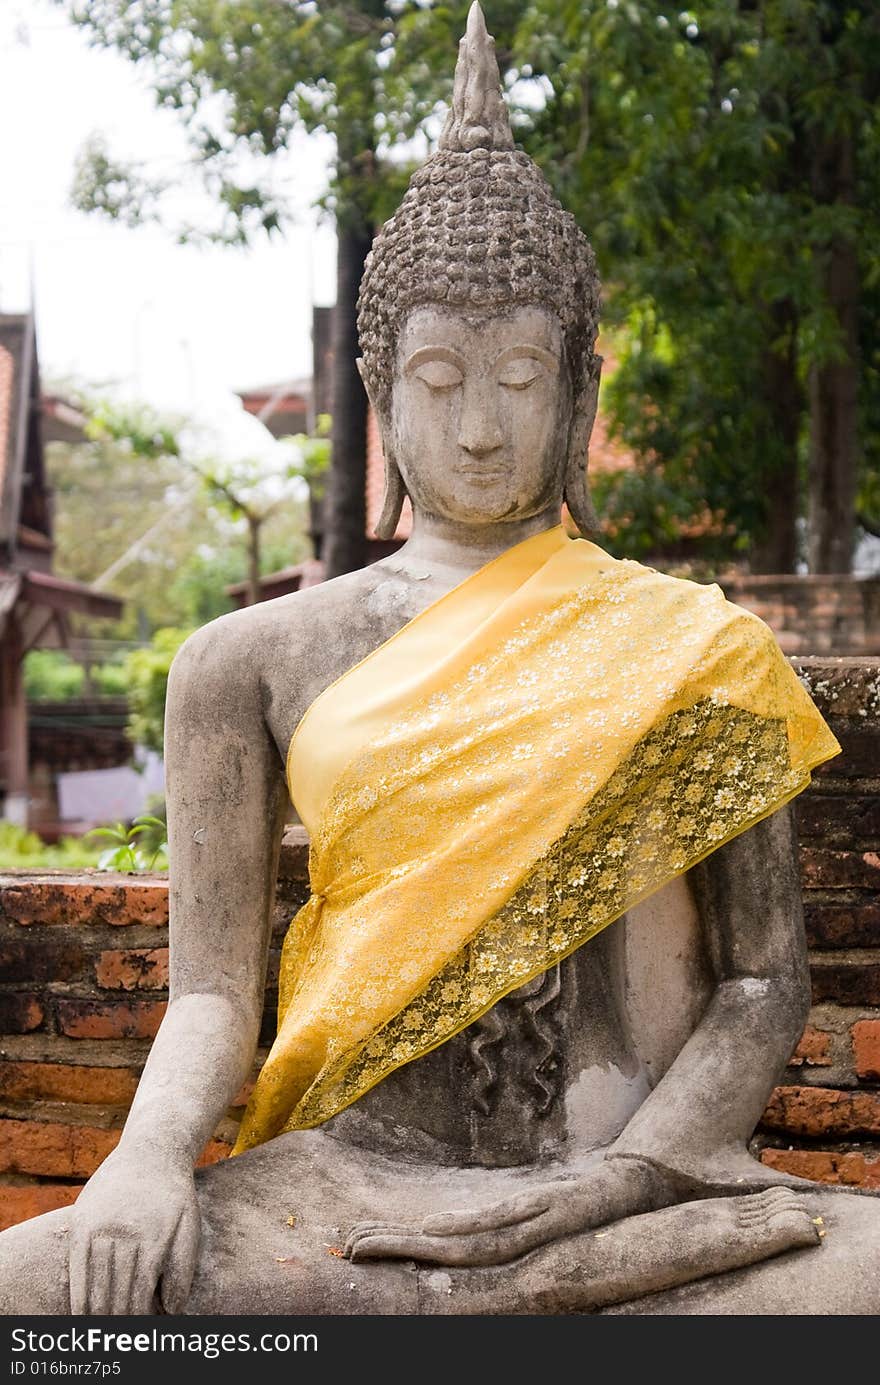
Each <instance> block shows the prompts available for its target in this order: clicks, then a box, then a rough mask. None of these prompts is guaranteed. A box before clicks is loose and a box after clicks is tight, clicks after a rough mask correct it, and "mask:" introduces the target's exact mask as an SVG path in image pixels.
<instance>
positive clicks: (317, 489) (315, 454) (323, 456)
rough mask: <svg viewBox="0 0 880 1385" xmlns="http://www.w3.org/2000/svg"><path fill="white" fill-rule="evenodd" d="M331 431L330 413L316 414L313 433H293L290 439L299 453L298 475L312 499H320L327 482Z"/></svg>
mask: <svg viewBox="0 0 880 1385" xmlns="http://www.w3.org/2000/svg"><path fill="white" fill-rule="evenodd" d="M331 431H332V420H331V418H330V415H329V414H318V417H317V419H316V421H315V431H314V432H313V433H311V434H309V433H294V435H293V437H291V439H290V441H291V442H292V443H293V444H294V446H295V447H296V449H297V452H298V453H299V458H300V463H299V475H300V476H302V478H303V480H304V481H306V482H307V483H308V487H309V493H310V495H311V496H312V498H313V499H314V500H320V499H321V497H322V496H323V494H324V491H325V487H326V483H327V473H328V471H329V469H330V454H331V451H332V443H331V441H330V434H331Z"/></svg>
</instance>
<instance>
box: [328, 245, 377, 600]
mask: <svg viewBox="0 0 880 1385" xmlns="http://www.w3.org/2000/svg"><path fill="white" fill-rule="evenodd" d="M337 234H338V250H337V259H336V307H335V309H334V313H333V391H332V393H333V409H332V418H333V449H332V453H331V459H330V474H329V477H328V481H327V491H326V495H325V499H324V526H325V539H324V553H323V556H324V575H325V577H338V576H340V574H341V573H343V572H352V571H353V570H354V569H355V568H359V567H363V566H364V564H365V562H366V559H367V507H366V477H367V396H366V394H365V392H364V387H363V385H362V383H361V377H360V376H359V374H358V371H357V365H356V361H357V357H358V335H357V296H358V289H359V288H360V282H361V276H362V275H363V272H364V261H365V260H366V258H367V255H368V253H369V250H370V245H371V244H372V236H371V234H370V232H369V230H367V229H365V228H364V227H363V225H359V224H354V225H349V224H342V225H340V226H339V227H338V232H337Z"/></svg>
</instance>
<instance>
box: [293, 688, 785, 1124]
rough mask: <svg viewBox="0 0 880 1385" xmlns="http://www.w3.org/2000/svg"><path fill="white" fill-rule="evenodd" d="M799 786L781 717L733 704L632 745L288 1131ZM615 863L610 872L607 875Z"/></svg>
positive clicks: (370, 1080) (469, 1013)
mask: <svg viewBox="0 0 880 1385" xmlns="http://www.w3.org/2000/svg"><path fill="white" fill-rule="evenodd" d="M705 740H710V741H711V742H712V743H713V745H714V746H715V748H716V751H717V752H718V753H715V754H706V753H703V752H702V751H700V752H698V753H697V754H696V755H695V754H694V753H693V751H694V746H695V744H697V745H699V744H701V743H702V742H704V741H705ZM734 745H736V746H739V747H742V749H741V750H740V753H739V754H738V755H736V756H733V755H725V757H724V760H723V762H722V764H721V766H720V768H717V767H716V761H717V759H718V757H719V754H720V753H722V752H724V751H727V750H728V748H729V747H732V746H734ZM758 770H761V771H766V774H763V773H762V774H758V773H757V771H758ZM808 779H809V774H808V773H806V772H801V773H798V774H794V775H792V774H791V772H790V768H789V755H788V737H787V734H786V728H785V723H784V721H781V720H779V721H773V722H770V723H764V722H762V721H761V720H760V719H759V718H757V717H755V716H754V715H753V714H752V713H750V712H746V711H742V710H740V709H739V708H736V707H726V708H724V709H723V710H721V711H720V712H719V709H718V708H717V706H715V704H713V703H712V702H705V703H703V704H701V705H699V706H697V707H696V708H692V709H691V710H690V711H689V712H687V713H681V712H679V713H677V714H675V715H673V716H671V717H669V718H668V719H667V720H666V722H665V723H664V724H663V725H662V726H661V727H660V728H659V729H657V730H655V731H654V732H652V733H651V734H650V735H649V736H648V737H646V738H645V740H643V741H642V742H641V744H640V745H638V746H637V747H636V748H635V750H634V751H633V753H632V755H631V756H630V757H629V759H628V760H627V762H626V764H625V765H624V766H623V767H622V768H621V769H620V770H619V771H618V772H617V773H616V774H615V775H614V777H613V779H612V781H611V783H609V785H608V786H607V788H606V789H605V790H604V791H600V793H599V794H597V795H596V797H595V798H594V799H593V801H592V802H591V804H590V805H589V807H588V809H587V810H586V811H585V812H584V813H583V814H582V815H581V816H580V817H579V818H578V819H576V821H574V822H573V823H572V824H571V827H570V828H569V830H568V831H567V832H566V833H565V835H564V837H563V838H562V839H561V840H560V841H559V842H557V843H556V845H555V846H554V847H553V848H552V850H551V851H550V852H548V854H547V855H546V856H545V857H544V858H543V859H542V860H540V861H539V862H537V864H536V865H535V868H534V870H533V871H532V872H531V873H530V874H529V876H528V878H527V879H526V880H525V881H524V882H523V884H522V885H521V886H520V888H519V889H518V890H517V891H516V893H515V894H514V895H513V897H512V898H511V899H510V901H509V902H508V903H507V904H506V905H505V906H504V908H503V909H501V910H500V911H499V913H497V914H496V915H495V917H494V918H493V919H491V920H490V921H489V922H488V923H486V924H485V925H484V926H483V928H482V929H481V931H480V933H479V935H478V936H477V937H476V938H474V939H473V940H472V941H471V942H470V943H468V944H467V946H466V947H465V948H464V949H463V950H462V951H461V952H460V953H459V954H458V955H457V956H455V957H453V958H452V960H451V961H450V962H449V963H448V964H447V966H445V967H444V968H443V970H442V971H441V972H439V973H438V975H437V976H435V977H434V978H433V979H432V980H431V982H430V984H429V985H428V987H427V988H426V989H425V990H424V991H423V992H422V993H421V994H420V995H419V996H417V997H416V999H415V1000H414V1001H413V1003H412V1005H411V1006H407V1007H406V1008H405V1009H403V1010H402V1011H401V1012H400V1013H399V1014H397V1015H395V1016H394V1018H393V1019H392V1020H390V1021H389V1023H388V1024H386V1025H384V1026H383V1027H382V1028H381V1029H380V1030H379V1031H378V1032H377V1033H375V1034H373V1035H372V1036H371V1037H370V1038H369V1040H368V1041H367V1042H366V1043H365V1044H364V1045H363V1047H362V1048H361V1050H360V1051H359V1052H358V1053H356V1054H354V1055H353V1056H352V1055H351V1054H349V1055H347V1056H346V1057H345V1058H344V1059H343V1060H341V1061H340V1062H339V1063H338V1065H337V1067H336V1069H335V1070H330V1071H328V1072H326V1073H325V1074H324V1075H323V1077H322V1080H321V1082H320V1084H319V1085H316V1086H315V1087H314V1088H313V1089H312V1091H310V1092H309V1093H307V1094H306V1096H305V1098H304V1099H303V1101H302V1103H301V1104H300V1107H299V1109H298V1111H297V1115H296V1120H295V1122H291V1123H290V1124H289V1125H288V1126H287V1127H286V1128H288V1129H302V1128H305V1127H307V1126H312V1125H319V1124H321V1123H322V1122H324V1121H326V1120H328V1119H329V1118H330V1117H331V1116H332V1115H334V1114H335V1113H336V1112H337V1111H339V1110H341V1109H342V1108H343V1107H344V1106H347V1105H349V1104H350V1103H351V1102H352V1101H354V1100H355V1099H356V1098H357V1097H358V1096H360V1095H362V1094H363V1093H364V1092H365V1091H367V1090H368V1089H369V1088H370V1087H372V1086H374V1085H375V1084H376V1083H377V1082H379V1081H381V1079H382V1078H383V1077H386V1076H387V1075H388V1073H389V1072H391V1071H393V1069H394V1068H396V1067H399V1066H401V1065H402V1064H403V1063H408V1062H411V1061H412V1060H413V1059H414V1058H418V1057H420V1056H421V1055H422V1054H424V1053H426V1052H428V1050H429V1049H431V1048H434V1047H436V1046H437V1045H438V1044H440V1043H443V1042H445V1041H446V1040H447V1039H449V1038H451V1037H452V1035H453V1034H455V1033H457V1032H458V1031H459V1030H461V1029H463V1028H464V1027H465V1026H466V1025H468V1024H470V1023H472V1022H473V1020H475V1019H477V1018H478V1017H479V1015H480V1014H481V1013H483V1012H484V1011H485V1010H486V1009H487V1008H488V1007H489V1006H491V1005H494V1004H495V1003H496V1001H498V1000H500V999H501V997H502V996H504V995H506V994H507V993H508V992H509V991H510V990H512V989H514V988H515V987H517V986H520V985H522V984H523V983H524V982H525V981H527V980H528V979H529V978H530V977H532V976H535V975H537V974H538V973H539V972H542V971H546V970H547V968H548V967H550V966H552V965H553V964H554V963H556V962H558V961H559V960H560V959H561V958H562V957H565V956H567V955H568V954H569V953H570V952H573V951H574V950H575V948H577V947H580V946H581V944H582V943H584V942H586V941H587V940H588V939H589V938H591V937H594V936H595V935H596V933H598V932H600V931H601V930H602V929H603V928H605V927H606V926H607V925H608V924H610V923H612V922H613V921H614V920H615V919H617V918H619V917H620V916H621V914H623V913H625V912H626V910H627V909H630V908H632V907H633V906H634V905H635V904H636V903H637V902H638V901H639V900H640V899H642V898H644V897H645V896H646V895H648V894H650V893H652V892H653V891H654V890H656V889H657V888H659V886H660V885H662V884H664V883H665V882H666V881H668V880H670V879H672V878H673V877H674V876H675V875H678V874H681V873H682V872H683V871H686V870H688V869H690V867H691V866H693V865H695V864H696V862H697V861H698V860H699V859H700V858H701V856H703V855H705V854H706V843H709V844H710V849H713V850H714V849H716V848H717V847H718V845H720V844H721V842H722V840H727V839H729V838H730V837H733V836H735V835H736V834H737V833H739V832H741V831H742V830H743V829H744V828H745V827H747V826H748V825H749V824H750V823H752V822H757V821H759V820H760V818H762V817H763V816H765V815H766V814H767V813H768V812H771V811H773V810H774V809H775V808H776V807H778V806H779V803H780V794H779V790H778V788H777V786H778V785H780V784H784V785H785V793H786V794H788V795H791V794H793V793H796V792H797V791H798V789H799V788H800V787H803V784H804V783H805V782H806V781H807V780H808ZM757 781H760V782H764V783H769V784H772V785H773V788H772V790H765V791H764V792H756V788H755V786H756V782H757ZM719 785H720V787H719ZM695 790H696V791H698V792H696V793H695V792H693V791H695ZM693 801H698V802H702V803H705V804H707V805H708V806H707V807H706V810H705V813H704V814H703V816H702V817H695V816H694V814H693V811H692V809H691V807H690V804H691V803H692V802H693ZM660 805H662V806H660ZM658 834H659V837H660V840H658ZM695 837H696V838H697V842H696V843H694V841H693V839H694V838H695ZM612 858H613V859H614V861H615V867H614V869H609V866H608V862H609V861H610V860H611V859H612ZM536 915H537V916H540V926H539V927H537V926H536V922H535V921H536Z"/></svg>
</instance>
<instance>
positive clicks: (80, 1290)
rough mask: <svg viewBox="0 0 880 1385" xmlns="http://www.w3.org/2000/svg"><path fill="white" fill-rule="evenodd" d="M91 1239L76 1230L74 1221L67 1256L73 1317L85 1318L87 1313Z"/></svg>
mask: <svg viewBox="0 0 880 1385" xmlns="http://www.w3.org/2000/svg"><path fill="white" fill-rule="evenodd" d="M91 1259H92V1243H91V1237H90V1236H88V1235H86V1234H84V1232H83V1231H82V1230H78V1228H77V1224H76V1220H74V1223H73V1226H72V1227H71V1232H70V1253H69V1256H68V1279H69V1285H70V1311H71V1314H72V1315H73V1317H75V1318H82V1317H85V1315H86V1313H88V1311H89V1273H90V1269H91Z"/></svg>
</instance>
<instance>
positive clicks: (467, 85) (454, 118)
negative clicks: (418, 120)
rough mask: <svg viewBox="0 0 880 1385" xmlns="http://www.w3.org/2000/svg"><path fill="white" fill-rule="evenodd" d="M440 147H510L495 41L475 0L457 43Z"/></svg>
mask: <svg viewBox="0 0 880 1385" xmlns="http://www.w3.org/2000/svg"><path fill="white" fill-rule="evenodd" d="M439 147H440V148H441V149H452V150H466V151H469V150H471V149H512V148H513V134H512V133H511V129H510V118H509V116H508V114H507V107H506V106H505V104H504V98H503V96H502V94H501V75H500V73H499V71H498V59H497V58H496V56H495V40H494V38H492V36H491V35H490V33H489V31H488V29H487V28H486V20H485V17H484V15H483V11H482V10H481V8H480V6H479V3H478V0H474V4H473V5H471V9H470V13H469V15H468V21H467V30H466V32H465V35H464V38H463V39H462V40H461V42H460V43H459V45H458V63H457V65H456V68H455V84H454V87H453V93H452V109H451V111H450V112H449V116H448V118H447V121H446V125H445V127H444V129H443V134H442V135H441V137H440V146H439Z"/></svg>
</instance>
